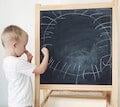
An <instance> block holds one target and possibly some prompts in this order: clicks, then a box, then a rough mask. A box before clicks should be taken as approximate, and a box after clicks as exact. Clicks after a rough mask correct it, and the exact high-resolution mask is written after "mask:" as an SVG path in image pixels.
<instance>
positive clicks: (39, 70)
mask: <svg viewBox="0 0 120 107" xmlns="http://www.w3.org/2000/svg"><path fill="white" fill-rule="evenodd" d="M41 51H42V53H43V55H44V58H43V60H42V62H41V64H40V65H38V66H37V67H36V68H35V69H34V71H33V73H35V74H43V73H44V72H45V71H46V69H47V66H48V60H49V51H48V49H47V48H42V49H41Z"/></svg>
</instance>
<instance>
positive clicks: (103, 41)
mask: <svg viewBox="0 0 120 107" xmlns="http://www.w3.org/2000/svg"><path fill="white" fill-rule="evenodd" d="M89 11H90V10H88V9H86V10H84V11H83V10H82V11H81V10H74V11H68V12H67V13H65V12H64V11H58V12H57V11H51V14H52V15H53V16H54V18H53V17H50V16H42V17H41V26H44V27H45V29H44V32H43V35H42V38H41V40H42V42H43V45H44V46H51V47H52V46H53V44H51V43H47V42H46V40H48V39H52V38H53V35H54V29H55V26H56V24H57V21H58V20H59V21H60V20H61V21H62V20H65V19H66V18H67V17H66V16H71V15H77V16H84V17H88V18H90V19H92V20H93V24H96V26H95V28H94V29H95V30H99V31H100V33H99V34H98V35H97V36H98V39H97V40H98V41H96V43H95V46H96V47H98V50H99V51H101V52H102V51H103V49H104V50H105V49H107V48H108V47H109V46H110V53H108V52H107V50H106V53H107V54H106V55H103V56H101V57H100V59H99V67H98V66H97V64H91V72H87V71H86V70H85V69H84V70H83V71H82V73H81V74H80V72H81V71H80V69H81V65H77V64H76V63H75V64H74V65H71V64H68V63H67V62H64V63H63V66H62V67H61V69H59V66H60V64H61V62H62V60H59V61H57V62H56V61H55V60H54V59H53V58H52V57H51V59H50V61H49V68H51V69H52V70H53V72H55V71H60V72H62V73H64V75H63V79H65V77H66V75H71V76H75V77H76V79H75V83H76V84H77V83H78V79H79V76H82V78H83V79H86V75H93V79H94V80H95V81H96V80H97V78H100V73H102V72H104V69H105V68H106V67H107V66H109V67H111V62H112V61H111V60H112V55H111V54H112V49H111V45H112V37H111V31H112V22H111V14H110V15H108V14H104V12H103V11H98V10H97V9H96V10H95V9H94V10H93V11H92V12H91V13H90V14H89ZM104 18H109V19H110V22H108V21H104V20H103V21H101V20H102V19H104ZM46 19H47V20H49V22H44V20H46ZM108 41H109V43H108ZM86 52H87V51H86ZM70 54H72V53H70ZM105 58H108V60H107V61H106V62H104V59H105ZM64 59H65V58H64ZM53 65H54V66H53ZM71 67H72V69H73V71H74V70H75V69H77V73H71V72H69V69H71Z"/></svg>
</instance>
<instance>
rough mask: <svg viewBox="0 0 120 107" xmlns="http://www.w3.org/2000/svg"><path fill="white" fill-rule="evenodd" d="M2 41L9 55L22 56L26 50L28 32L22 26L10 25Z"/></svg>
mask: <svg viewBox="0 0 120 107" xmlns="http://www.w3.org/2000/svg"><path fill="white" fill-rule="evenodd" d="M1 41H2V45H3V47H4V48H5V49H6V50H7V53H8V54H9V55H13V56H21V55H22V54H23V53H24V52H25V50H26V48H25V47H26V45H27V42H28V34H27V33H26V32H25V31H24V30H22V29H21V28H20V27H18V26H15V25H10V26H8V27H6V28H5V29H4V31H3V33H2V35H1Z"/></svg>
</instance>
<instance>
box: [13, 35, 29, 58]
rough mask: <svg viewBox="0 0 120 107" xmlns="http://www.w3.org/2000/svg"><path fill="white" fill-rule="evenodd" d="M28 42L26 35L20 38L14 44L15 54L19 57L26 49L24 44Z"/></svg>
mask: <svg viewBox="0 0 120 107" xmlns="http://www.w3.org/2000/svg"><path fill="white" fill-rule="evenodd" d="M27 42H28V38H27V37H22V38H20V41H19V42H17V43H16V44H15V46H14V47H15V55H16V56H17V57H20V56H21V55H22V54H23V53H24V52H25V50H26V45H27Z"/></svg>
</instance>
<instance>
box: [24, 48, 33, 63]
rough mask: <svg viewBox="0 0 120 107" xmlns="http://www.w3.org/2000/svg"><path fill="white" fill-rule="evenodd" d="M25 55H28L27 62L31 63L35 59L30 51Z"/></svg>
mask: <svg viewBox="0 0 120 107" xmlns="http://www.w3.org/2000/svg"><path fill="white" fill-rule="evenodd" d="M25 54H26V55H27V61H28V62H30V63H31V61H32V58H33V56H32V54H31V53H30V52H29V51H28V50H26V51H25Z"/></svg>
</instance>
